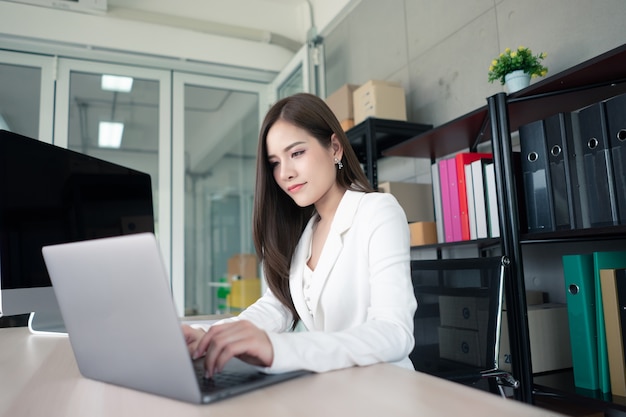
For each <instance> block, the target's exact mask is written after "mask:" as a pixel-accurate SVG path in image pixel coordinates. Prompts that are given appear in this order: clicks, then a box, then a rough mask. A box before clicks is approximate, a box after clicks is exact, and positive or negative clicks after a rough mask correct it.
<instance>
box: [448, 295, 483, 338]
mask: <svg viewBox="0 0 626 417" xmlns="http://www.w3.org/2000/svg"><path fill="white" fill-rule="evenodd" d="M488 309H489V300H488V299H487V298H484V297H482V298H481V297H462V296H452V295H440V296H439V320H440V324H441V325H442V326H445V327H457V328H460V329H472V330H479V329H486V325H487V320H488V317H489V311H488Z"/></svg>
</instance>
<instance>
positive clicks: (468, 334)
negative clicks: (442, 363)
mask: <svg viewBox="0 0 626 417" xmlns="http://www.w3.org/2000/svg"><path fill="white" fill-rule="evenodd" d="M485 355H486V354H485V353H484V351H483V350H482V348H481V343H480V335H479V332H478V330H469V329H458V328H455V327H444V326H442V327H439V356H440V357H442V358H444V359H449V360H453V361H456V362H461V363H465V364H468V365H474V366H481V365H482V364H483V363H484V358H485Z"/></svg>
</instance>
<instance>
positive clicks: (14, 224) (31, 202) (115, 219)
mask: <svg viewBox="0 0 626 417" xmlns="http://www.w3.org/2000/svg"><path fill="white" fill-rule="evenodd" d="M139 232H152V233H154V215H153V201H152V185H151V179H150V176H149V175H148V174H146V173H143V172H139V171H136V170H133V169H130V168H127V167H123V166H120V165H116V164H113V163H111V162H107V161H103V160H100V159H97V158H94V157H91V156H88V155H85V154H81V153H79V152H74V151H70V150H67V149H64V148H61V147H58V146H54V145H50V144H47V143H44V142H41V141H39V140H36V139H31V138H28V137H25V136H21V135H18V134H16V133H12V132H8V131H5V130H0V316H14V315H20V314H29V313H30V314H31V316H30V320H29V327H30V329H31V331H33V332H64V331H65V328H64V326H63V321H62V319H61V315H60V312H59V307H58V305H57V302H56V298H55V296H54V291H53V289H52V284H51V283H50V278H49V276H48V271H47V269H46V266H45V263H44V260H43V256H42V254H41V248H42V247H43V246H45V245H51V244H57V243H65V242H73V241H79V240H87V239H94V238H100V237H110V236H117V235H123V234H129V233H139Z"/></svg>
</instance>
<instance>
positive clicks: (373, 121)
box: [346, 117, 432, 188]
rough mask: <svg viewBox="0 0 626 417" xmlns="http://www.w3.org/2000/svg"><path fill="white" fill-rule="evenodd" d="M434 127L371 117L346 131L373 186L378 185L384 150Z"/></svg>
mask: <svg viewBox="0 0 626 417" xmlns="http://www.w3.org/2000/svg"><path fill="white" fill-rule="evenodd" d="M431 128H432V125H426V124H420V123H412V122H405V121H401V120H388V119H378V118H374V117H369V118H367V119H365V120H364V121H362V122H361V123H359V124H358V125H356V126H354V127H353V128H351V129H350V130H348V131H347V132H346V135H347V136H348V140H349V141H350V144H351V145H352V148H353V149H354V151H355V152H356V154H357V157H358V158H359V162H361V163H362V164H363V165H364V170H365V174H366V175H367V178H368V179H369V181H370V184H371V185H372V187H374V188H377V187H378V163H377V161H378V159H380V158H381V157H383V151H385V150H386V149H389V148H391V147H393V146H395V145H397V144H399V143H402V142H404V141H406V140H407V139H409V138H412V137H414V136H417V135H419V134H421V133H423V132H426V131H428V130H429V129H431Z"/></svg>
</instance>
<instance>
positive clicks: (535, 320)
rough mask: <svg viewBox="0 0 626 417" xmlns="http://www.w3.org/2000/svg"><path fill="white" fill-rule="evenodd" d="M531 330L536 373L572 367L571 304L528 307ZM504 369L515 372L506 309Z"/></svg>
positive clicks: (501, 360)
mask: <svg viewBox="0 0 626 417" xmlns="http://www.w3.org/2000/svg"><path fill="white" fill-rule="evenodd" d="M528 333H529V338H530V355H531V357H532V365H533V373H539V372H547V371H554V370H557V369H565V368H571V367H572V350H571V349H570V343H569V340H570V338H569V324H568V315H567V304H556V303H548V304H538V305H530V306H528ZM498 362H499V366H500V369H502V370H505V371H511V348H510V341H509V331H508V322H507V315H506V311H503V312H502V328H501V332H500V356H499V360H498Z"/></svg>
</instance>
